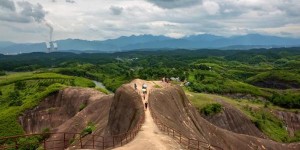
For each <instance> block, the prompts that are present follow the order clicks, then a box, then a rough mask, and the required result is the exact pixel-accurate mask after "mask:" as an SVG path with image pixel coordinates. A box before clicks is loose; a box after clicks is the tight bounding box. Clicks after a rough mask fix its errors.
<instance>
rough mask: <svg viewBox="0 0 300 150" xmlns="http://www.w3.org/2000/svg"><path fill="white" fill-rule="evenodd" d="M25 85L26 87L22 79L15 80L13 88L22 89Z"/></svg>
mask: <svg viewBox="0 0 300 150" xmlns="http://www.w3.org/2000/svg"><path fill="white" fill-rule="evenodd" d="M25 87H26V84H25V82H24V81H17V82H16V83H15V89H16V90H23V89H25Z"/></svg>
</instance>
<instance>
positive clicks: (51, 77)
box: [0, 48, 300, 142]
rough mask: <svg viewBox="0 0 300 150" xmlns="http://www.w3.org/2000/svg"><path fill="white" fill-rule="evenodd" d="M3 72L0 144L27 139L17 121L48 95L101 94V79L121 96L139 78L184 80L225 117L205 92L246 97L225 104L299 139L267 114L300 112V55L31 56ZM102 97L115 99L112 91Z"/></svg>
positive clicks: (9, 62)
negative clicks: (83, 90) (69, 90)
mask: <svg viewBox="0 0 300 150" xmlns="http://www.w3.org/2000/svg"><path fill="white" fill-rule="evenodd" d="M36 58H39V59H36ZM116 58H118V59H116ZM0 70H1V71H0V120H1V121H0V137H1V136H9V135H16V134H22V133H23V130H22V128H21V127H20V125H19V124H18V123H17V121H16V120H17V119H16V118H17V117H18V116H19V115H20V114H21V113H22V112H23V111H24V110H26V109H30V108H33V107H34V106H36V105H37V104H38V103H39V101H40V100H41V99H43V98H44V97H45V96H47V95H49V94H51V93H53V92H56V91H57V90H59V89H62V88H65V87H67V86H82V87H94V86H95V84H94V83H93V82H92V81H91V80H96V81H100V82H102V83H103V84H104V85H105V86H106V87H107V89H108V90H109V91H112V92H114V91H115V90H116V89H117V88H118V87H119V86H120V85H122V84H124V83H128V82H130V81H131V80H132V79H135V78H141V79H146V80H161V78H162V77H167V78H171V77H175V78H176V77H179V78H180V80H181V81H188V82H190V85H189V86H188V87H186V92H187V95H188V96H189V98H190V100H191V102H192V103H193V105H195V106H196V107H197V109H198V110H203V112H206V113H207V114H212V113H211V112H213V113H214V112H218V111H219V110H220V107H219V106H217V105H215V101H214V98H215V96H211V95H209V96H208V95H207V94H202V93H213V94H221V95H230V96H236V95H243V96H244V97H243V96H242V97H240V98H239V99H238V100H232V99H226V98H224V99H226V101H228V102H229V103H231V104H232V105H234V106H235V107H237V108H238V109H240V110H241V111H243V112H244V113H245V114H246V115H247V116H248V117H249V118H251V120H252V121H253V122H257V123H256V124H257V126H258V127H260V129H261V130H263V131H264V132H265V133H266V134H269V133H270V135H269V136H270V137H272V139H275V140H278V141H286V142H288V141H293V140H296V139H297V138H294V139H292V137H287V136H285V135H286V133H285V132H283V130H282V127H281V125H280V123H279V122H280V121H279V122H278V120H276V118H274V116H272V114H271V115H270V114H268V112H270V111H271V110H273V109H279V110H285V111H293V112H299V111H300V110H299V108H300V89H299V87H300V86H299V85H300V84H299V83H300V82H299V81H300V77H299V74H300V50H299V48H279V49H257V50H249V51H238V50H236V51H231V50H228V51H222V50H212V49H209V50H173V51H169V50H162V51H132V52H120V53H111V54H110V53H101V54H86V53H83V54H72V53H50V54H44V53H31V54H21V55H15V56H2V57H1V59H0ZM2 70H3V71H2ZM15 72H18V73H15ZM3 73H4V74H3ZM5 74H7V75H5ZM274 81H275V82H274ZM171 83H175V82H171ZM175 84H182V83H181V82H180V83H175ZM155 88H160V87H159V86H155ZM97 90H99V91H101V92H103V93H106V94H108V93H109V91H107V90H105V89H101V88H98V89H97ZM194 92H198V93H194ZM199 92H201V94H200V93H199ZM249 97H250V98H249ZM243 98H247V99H243ZM199 99H201V101H199ZM262 100H263V101H264V102H262ZM246 105H249V107H251V108H255V110H258V111H259V113H258V114H252V113H251V111H249V110H247V109H245V108H246ZM84 107H85V106H82V109H83V108H84ZM204 110H205V111H204ZM49 111H53V110H51V109H49ZM267 129H272V130H276V131H277V130H278V135H274V136H273V135H271V132H269V131H268V130H267ZM89 131H90V129H87V132H86V133H89ZM280 136H282V137H283V138H281V137H280Z"/></svg>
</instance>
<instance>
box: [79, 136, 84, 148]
mask: <svg viewBox="0 0 300 150" xmlns="http://www.w3.org/2000/svg"><path fill="white" fill-rule="evenodd" d="M79 140H80V148H83V147H82V139H81V135H79Z"/></svg>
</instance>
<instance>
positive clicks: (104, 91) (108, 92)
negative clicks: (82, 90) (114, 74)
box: [96, 88, 110, 94]
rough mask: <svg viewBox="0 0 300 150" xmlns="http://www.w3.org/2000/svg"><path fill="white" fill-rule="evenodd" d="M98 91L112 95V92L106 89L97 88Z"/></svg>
mask: <svg viewBox="0 0 300 150" xmlns="http://www.w3.org/2000/svg"><path fill="white" fill-rule="evenodd" d="M96 89H97V90H98V91H100V92H102V93H104V94H110V91H108V90H107V89H105V88H96Z"/></svg>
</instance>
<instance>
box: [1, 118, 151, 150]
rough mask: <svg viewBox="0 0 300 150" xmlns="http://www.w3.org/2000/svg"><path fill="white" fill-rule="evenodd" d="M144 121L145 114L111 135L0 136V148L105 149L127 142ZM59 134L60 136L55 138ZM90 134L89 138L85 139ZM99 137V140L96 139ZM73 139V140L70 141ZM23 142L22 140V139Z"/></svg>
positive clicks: (49, 134) (61, 133)
mask: <svg viewBox="0 0 300 150" xmlns="http://www.w3.org/2000/svg"><path fill="white" fill-rule="evenodd" d="M144 122H145V114H143V115H142V117H141V118H140V119H139V121H138V124H137V125H136V126H135V127H134V128H133V129H131V130H130V131H127V132H125V133H120V134H117V135H111V136H100V135H95V134H88V135H84V136H83V135H82V134H81V133H72V132H56V133H40V134H25V135H16V136H9V137H2V138H0V150H2V149H19V148H30V147H31V146H33V145H38V146H39V147H43V149H45V150H48V149H65V148H67V147H70V146H72V147H78V148H92V149H95V148H97V149H103V150H104V149H106V148H114V147H118V146H123V145H124V144H127V143H129V142H130V141H131V140H133V139H134V137H135V136H136V135H137V133H138V132H139V130H140V129H141V127H142V124H143V123H144ZM45 135H47V136H48V137H50V138H47V139H42V140H41V141H37V142H32V141H31V142H28V143H22V141H21V140H22V138H31V137H37V136H39V137H42V136H45ZM56 136H57V137H59V136H61V137H62V138H59V139H57V138H56ZM88 136H90V138H91V139H90V140H89V139H86V138H85V137H87V138H88ZM98 139H100V140H98ZM72 141H73V142H72ZM23 142H24V141H23Z"/></svg>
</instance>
